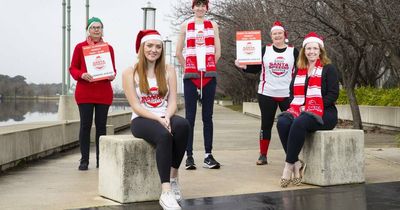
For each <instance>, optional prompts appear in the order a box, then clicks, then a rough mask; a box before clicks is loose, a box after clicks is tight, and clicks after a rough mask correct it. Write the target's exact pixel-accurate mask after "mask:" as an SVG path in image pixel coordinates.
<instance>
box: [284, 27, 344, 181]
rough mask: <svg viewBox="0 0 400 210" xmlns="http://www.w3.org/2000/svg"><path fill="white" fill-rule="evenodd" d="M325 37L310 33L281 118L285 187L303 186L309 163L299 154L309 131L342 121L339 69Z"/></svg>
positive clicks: (327, 128)
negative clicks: (335, 65) (288, 103)
mask: <svg viewBox="0 0 400 210" xmlns="http://www.w3.org/2000/svg"><path fill="white" fill-rule="evenodd" d="M330 63H331V62H330V60H329V58H328V57H327V55H326V51H325V48H324V42H323V41H322V38H321V37H320V36H319V35H317V34H316V33H314V32H310V33H309V34H308V35H307V36H306V37H305V39H304V41H303V47H302V48H301V50H300V55H299V59H298V61H297V68H298V71H297V75H296V77H295V80H294V85H293V96H294V98H293V100H292V102H291V103H290V107H289V109H288V110H287V111H285V112H282V113H281V114H280V115H279V117H278V123H277V129H278V133H279V137H280V139H281V142H282V146H283V148H284V150H285V152H286V163H285V168H284V169H283V173H282V177H281V187H287V186H288V185H289V184H290V183H293V184H294V185H300V184H301V181H302V177H303V174H304V170H305V167H306V164H305V163H303V162H302V161H300V160H299V157H298V156H299V153H300V151H301V149H302V147H303V145H304V140H305V136H306V134H307V133H308V132H314V131H317V130H332V129H333V128H335V126H336V124H337V120H338V115H337V109H336V107H335V102H336V100H337V98H338V96H339V80H338V73H337V71H336V68H335V67H334V66H333V65H332V64H330Z"/></svg>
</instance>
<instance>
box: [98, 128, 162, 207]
mask: <svg viewBox="0 0 400 210" xmlns="http://www.w3.org/2000/svg"><path fill="white" fill-rule="evenodd" d="M100 154H101V155H100V168H99V194H100V195H101V196H104V197H106V198H109V199H111V200H114V201H117V202H120V203H130V202H139V201H153V200H158V199H159V197H160V194H161V182H160V177H159V175H158V171H157V165H156V159H155V154H156V152H155V148H154V147H153V146H151V145H150V144H148V143H147V142H145V141H144V140H142V139H138V138H135V137H133V136H132V135H114V136H101V137H100Z"/></svg>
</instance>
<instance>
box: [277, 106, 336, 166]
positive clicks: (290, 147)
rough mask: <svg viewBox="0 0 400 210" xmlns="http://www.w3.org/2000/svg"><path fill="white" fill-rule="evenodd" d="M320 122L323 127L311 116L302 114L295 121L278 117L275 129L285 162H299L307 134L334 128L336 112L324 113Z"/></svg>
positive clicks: (284, 116) (285, 117)
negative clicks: (283, 151)
mask: <svg viewBox="0 0 400 210" xmlns="http://www.w3.org/2000/svg"><path fill="white" fill-rule="evenodd" d="M335 110H336V109H335ZM322 120H323V121H324V124H323V125H321V124H320V123H319V122H318V121H317V120H316V119H315V118H314V117H313V116H311V115H310V114H306V113H304V112H303V113H301V114H300V116H298V117H297V118H295V119H293V118H292V117H289V116H288V115H281V116H279V117H278V123H277V125H276V127H277V129H278V133H279V138H280V139H281V143H282V146H283V149H284V150H285V152H286V162H288V163H295V162H296V161H298V160H299V153H300V151H301V148H303V145H304V141H305V137H306V134H307V133H310V132H314V131H317V130H332V129H333V128H335V126H336V124H337V111H331V112H326V111H325V113H324V115H323V117H322Z"/></svg>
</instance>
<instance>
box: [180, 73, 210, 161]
mask: <svg viewBox="0 0 400 210" xmlns="http://www.w3.org/2000/svg"><path fill="white" fill-rule="evenodd" d="M183 84H184V92H185V93H184V96H185V111H186V119H187V120H188V121H189V123H190V132H189V140H188V144H187V148H186V155H188V156H192V155H193V131H194V122H195V120H196V110H197V99H198V96H199V95H198V93H197V87H196V85H195V84H193V82H192V81H191V80H190V79H185V80H183ZM216 87H217V80H216V78H213V79H212V80H211V81H210V82H208V83H207V85H205V86H204V87H203V91H202V99H201V116H202V120H203V137H204V148H205V152H206V153H211V150H212V145H213V133H214V131H213V130H214V125H213V121H212V116H213V112H214V98H215V90H216Z"/></svg>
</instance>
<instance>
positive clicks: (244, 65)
mask: <svg viewBox="0 0 400 210" xmlns="http://www.w3.org/2000/svg"><path fill="white" fill-rule="evenodd" d="M235 66H236V67H238V68H241V69H247V65H246V64H240V63H239V61H238V60H235Z"/></svg>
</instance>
